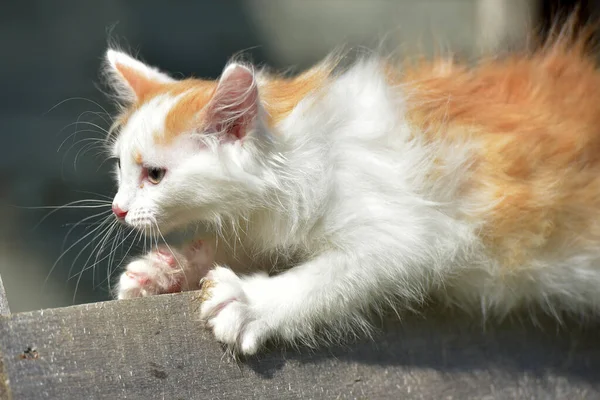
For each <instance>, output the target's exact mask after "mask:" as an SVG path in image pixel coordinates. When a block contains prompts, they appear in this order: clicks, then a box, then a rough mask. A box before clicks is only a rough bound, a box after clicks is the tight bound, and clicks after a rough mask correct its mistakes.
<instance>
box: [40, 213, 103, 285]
mask: <svg viewBox="0 0 600 400" xmlns="http://www.w3.org/2000/svg"><path fill="white" fill-rule="evenodd" d="M102 226H103V224H101V225H99V226H97V227H95V228H94V229H92V230H91V231H90V232H88V233H86V234H85V235H84V236H82V237H81V238H79V239H78V240H77V241H76V242H75V243H73V244H72V245H71V246H69V248H68V249H67V250H65V251H63V252H62V253H61V255H60V256H59V257H58V259H57V260H56V261H55V262H54V264H52V267H51V268H50V271H49V272H48V275H47V276H46V279H45V280H44V283H43V286H46V284H47V283H48V279H49V278H50V275H51V274H52V272H53V271H54V269H55V268H56V266H57V265H58V263H59V262H60V260H62V258H63V257H64V256H65V254H67V253H68V252H69V250H71V249H72V248H73V247H75V246H77V245H78V244H79V243H81V241H82V240H85V239H86V238H87V237H89V236H90V235H92V234H93V233H94V232H96V231H98V229H101V228H102ZM86 246H87V245H86Z"/></svg>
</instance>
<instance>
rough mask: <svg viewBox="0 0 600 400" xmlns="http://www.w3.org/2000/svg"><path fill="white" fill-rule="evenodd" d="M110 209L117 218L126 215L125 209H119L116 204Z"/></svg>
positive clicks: (123, 217) (122, 217)
mask: <svg viewBox="0 0 600 400" xmlns="http://www.w3.org/2000/svg"><path fill="white" fill-rule="evenodd" d="M112 211H113V213H114V214H115V216H116V217H117V218H119V219H125V216H126V215H127V211H125V210H122V209H120V208H119V206H117V205H116V204H113V205H112Z"/></svg>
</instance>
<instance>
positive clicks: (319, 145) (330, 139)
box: [114, 61, 600, 354]
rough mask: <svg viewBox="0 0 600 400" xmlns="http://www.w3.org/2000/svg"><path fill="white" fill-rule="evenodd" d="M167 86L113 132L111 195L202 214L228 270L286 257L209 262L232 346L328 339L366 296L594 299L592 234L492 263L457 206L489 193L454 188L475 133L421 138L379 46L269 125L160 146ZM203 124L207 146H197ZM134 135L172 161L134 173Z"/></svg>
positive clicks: (355, 322)
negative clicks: (516, 260)
mask: <svg viewBox="0 0 600 400" xmlns="http://www.w3.org/2000/svg"><path fill="white" fill-rule="evenodd" d="M258 82H259V91H260V79H258ZM176 100H177V99H174V98H158V99H155V100H153V101H152V102H150V103H149V104H147V105H146V106H144V107H142V108H141V109H140V110H139V111H138V112H137V113H136V115H134V116H133V117H132V118H131V119H130V122H129V123H128V125H127V126H126V127H125V129H124V130H123V131H122V132H121V134H120V138H119V140H118V141H117V143H116V146H115V149H114V151H115V154H116V155H119V156H120V157H121V164H122V166H123V170H122V174H121V184H120V187H119V193H118V194H117V197H116V200H115V201H116V202H118V203H119V205H120V206H122V207H126V208H128V209H129V214H128V217H127V220H126V222H127V223H130V224H132V225H134V226H137V227H139V228H143V229H147V228H146V227H147V226H158V227H159V228H160V229H161V230H162V231H168V230H171V229H175V228H177V227H179V226H182V225H183V224H184V223H188V222H190V221H195V222H198V223H200V222H202V223H208V224H210V225H211V226H212V227H213V230H214V231H215V232H216V233H217V236H218V239H216V241H215V242H213V244H212V245H213V246H217V247H218V248H217V249H216V251H217V256H216V260H215V262H216V263H218V264H221V265H224V266H228V267H230V268H232V269H234V270H235V271H242V270H243V269H244V268H245V267H253V268H257V267H258V268H259V269H264V270H267V271H269V270H271V269H273V268H277V270H278V271H281V270H283V272H280V273H276V274H271V275H267V274H266V273H264V272H258V273H245V274H243V275H241V276H240V275H236V274H234V273H233V272H231V270H229V269H227V268H223V267H219V268H216V269H215V270H213V271H212V272H211V273H210V274H209V276H208V277H207V278H208V279H210V280H211V281H212V282H213V283H214V286H213V287H212V289H211V291H210V295H211V299H210V300H208V301H206V302H205V303H203V305H202V307H201V316H202V318H204V319H205V320H207V321H208V324H209V326H210V327H211V329H212V330H213V331H214V333H215V335H216V337H217V339H218V340H220V341H222V342H224V343H227V344H228V345H230V346H232V347H234V348H235V349H236V350H237V351H239V352H241V353H244V354H252V353H254V352H256V351H257V350H258V349H259V348H260V346H261V345H262V344H263V343H265V341H266V340H268V339H283V340H285V341H289V342H297V341H304V342H307V343H313V342H314V341H315V340H316V339H317V332H318V331H319V330H320V328H322V327H324V328H326V329H325V331H324V333H322V334H321V336H320V337H321V338H324V339H332V338H335V337H337V335H339V334H342V333H347V332H348V331H351V332H356V331H364V332H368V330H369V322H368V321H369V320H368V316H369V314H370V313H371V312H372V311H379V310H381V309H383V308H385V307H388V306H391V307H396V308H397V307H402V306H407V307H410V306H412V305H415V304H418V303H421V302H423V301H424V300H425V299H426V298H427V297H428V296H431V295H434V296H437V297H439V298H441V299H442V300H445V301H447V302H449V303H456V304H459V305H460V306H463V307H468V308H473V307H474V308H475V309H478V308H480V307H481V308H482V309H483V310H484V311H487V310H492V311H494V312H499V313H501V314H502V313H504V312H506V311H509V310H511V309H513V308H514V307H517V306H523V305H525V306H527V305H529V304H534V303H546V304H542V305H545V306H547V307H548V308H549V309H551V310H555V309H557V308H575V309H577V310H581V309H584V308H585V307H588V306H594V307H596V306H597V304H598V300H599V296H598V294H597V293H598V291H597V288H598V287H599V286H600V280H599V279H600V278H599V275H598V273H597V269H595V268H596V265H597V261H598V256H599V252H598V250H597V249H594V250H593V252H592V251H590V252H589V253H586V254H580V255H579V256H577V255H576V253H575V255H573V256H570V257H567V258H564V257H563V258H560V257H559V256H554V255H548V256H544V257H540V259H539V260H537V262H536V263H535V264H533V265H531V266H530V268H522V269H520V270H518V271H517V272H514V274H513V275H511V276H506V274H505V273H504V274H503V273H502V272H501V271H500V268H499V265H498V263H497V262H496V261H495V259H494V257H493V255H492V253H491V252H490V251H489V249H486V248H484V247H483V244H482V243H481V241H480V239H479V237H478V235H477V229H478V228H479V226H478V225H477V224H476V223H473V222H469V221H468V220H467V219H466V218H464V216H465V215H470V214H473V213H474V212H475V211H478V210H481V209H484V208H485V207H486V206H489V204H487V203H486V201H485V199H484V200H481V199H479V200H477V199H475V200H474V199H468V198H463V197H461V195H460V193H461V192H460V190H459V188H460V186H461V184H462V183H463V181H464V179H466V177H467V173H468V167H469V165H470V162H471V158H470V154H471V151H472V149H473V148H474V146H476V143H469V144H465V145H464V146H462V147H459V148H457V147H456V146H453V147H450V146H449V145H448V144H446V143H444V142H442V141H440V142H438V143H425V142H423V141H422V140H421V139H420V137H421V135H420V134H419V132H418V131H416V130H415V128H414V127H413V126H411V125H409V124H408V122H407V120H406V119H405V118H404V114H403V109H404V103H405V102H406V101H407V97H406V93H404V91H403V88H401V87H390V85H389V84H388V83H387V82H386V81H385V79H384V76H383V73H382V72H381V70H380V64H379V63H378V62H377V61H364V62H360V63H358V64H356V65H355V66H353V67H351V68H350V69H349V70H348V71H346V72H344V73H343V74H342V75H340V76H339V77H336V78H335V80H334V82H333V83H332V84H331V85H330V86H328V87H326V88H324V89H323V93H315V95H314V96H313V95H311V96H308V97H307V98H306V99H304V100H303V101H302V102H301V103H300V104H299V105H298V106H297V107H296V109H295V110H294V111H293V112H292V113H291V115H289V117H287V119H285V120H284V121H283V122H282V123H281V124H280V125H279V126H277V127H276V130H277V131H278V133H277V134H276V133H275V132H271V131H269V130H268V128H266V125H265V124H264V123H262V120H261V119H260V118H262V117H259V120H258V121H256V123H255V125H254V126H253V127H252V128H253V129H252V131H251V132H250V133H249V134H248V136H246V137H245V138H243V139H242V140H238V141H233V142H218V141H216V140H215V139H214V138H213V137H206V136H202V135H198V134H197V133H190V134H188V135H182V137H181V138H180V139H179V141H177V142H176V143H174V144H173V145H172V146H170V147H169V148H165V149H163V148H157V147H156V146H155V145H153V142H152V141H151V140H149V139H148V138H149V136H150V135H151V134H152V132H153V131H154V130H156V129H159V126H160V123H161V122H160V121H161V118H163V117H164V115H165V114H166V112H167V111H168V109H169V108H170V107H171V106H172V105H173V104H174V103H175V102H176ZM198 140H200V141H203V142H204V144H205V145H206V147H204V148H198V147H192V146H193V144H194V143H196V142H195V141H198ZM134 148H135V149H136V150H138V151H140V152H141V153H142V154H143V156H144V159H145V160H146V159H147V160H149V161H150V162H156V163H162V164H161V165H163V166H165V167H167V168H168V170H169V172H168V174H167V175H166V176H165V178H164V180H163V181H162V182H161V183H160V184H158V185H155V186H149V185H145V186H144V188H143V189H140V188H139V181H138V176H139V167H137V166H136V165H135V164H134V162H133V161H132V157H131V156H130V154H131V152H132V151H133V149H134ZM190 148H192V149H193V150H189V149H190ZM434 157H437V161H438V163H440V162H441V165H442V167H441V168H440V167H439V166H438V167H436V164H434ZM438 165H439V164H438ZM136 168H138V169H136ZM434 168H438V169H437V170H436V175H435V176H437V177H438V178H437V179H436V180H432V178H431V176H430V175H429V174H430V173H431V172H432V171H433V169H434ZM141 216H145V217H144V218H146V219H145V220H143V218H142V217H141ZM136 218H137V219H136ZM142 220H143V221H142ZM144 221H145V222H144ZM163 233H164V232H163ZM292 265H295V266H293V268H289V267H290V266H292ZM591 271H596V272H594V273H591ZM121 290H126V289H123V288H122V289H121ZM546 300H548V301H546ZM563 306H564V307H563Z"/></svg>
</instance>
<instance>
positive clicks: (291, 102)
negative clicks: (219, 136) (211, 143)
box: [113, 61, 334, 144]
mask: <svg viewBox="0 0 600 400" xmlns="http://www.w3.org/2000/svg"><path fill="white" fill-rule="evenodd" d="M333 68H334V63H333V62H330V61H327V62H325V63H323V64H320V65H317V66H316V67H314V68H312V69H310V70H308V71H306V72H304V73H303V74H301V75H299V76H297V77H294V78H282V77H276V76H275V77H269V78H267V80H266V81H265V82H263V83H262V84H261V85H260V86H259V91H260V98H261V101H262V105H263V107H264V108H265V110H266V113H267V120H268V124H269V126H271V127H275V126H276V125H277V124H278V123H279V122H281V121H282V120H283V119H284V118H285V117H287V116H288V115H289V113H290V112H292V110H293V109H294V108H295V107H296V105H297V104H298V103H299V102H300V101H301V100H302V99H304V98H305V97H306V96H307V95H308V94H309V93H311V92H313V91H315V90H316V89H318V88H321V87H323V86H324V85H325V84H326V83H327V81H328V79H329V76H330V74H331V71H332V69H333ZM132 79H134V81H136V79H137V78H132ZM217 83H218V82H217V81H212V80H201V79H186V80H182V81H177V82H173V83H161V84H152V85H149V86H148V87H147V88H145V89H144V90H142V92H141V93H142V95H140V94H138V101H137V102H136V103H135V104H132V105H131V106H130V107H129V108H127V109H125V110H123V111H122V112H121V115H119V116H118V117H117V118H115V121H116V123H115V126H114V128H113V129H114V130H116V128H118V127H119V126H123V125H125V124H126V123H127V121H128V120H129V118H130V117H131V115H132V114H133V113H134V112H135V111H136V110H137V109H139V108H140V107H141V106H142V105H143V104H145V103H147V102H148V101H150V100H151V99H153V98H154V97H156V96H159V95H163V94H167V95H171V96H177V95H181V94H183V97H182V98H181V99H180V100H179V101H178V102H177V104H176V105H175V106H173V108H172V109H171V110H170V111H169V113H168V114H167V117H166V119H165V128H164V131H163V132H154V137H155V141H156V143H157V144H167V143H169V142H171V141H172V140H173V139H174V138H175V137H177V136H178V135H179V134H181V133H184V132H189V131H191V130H193V129H197V130H202V127H203V124H204V121H203V120H202V119H203V113H202V111H203V109H204V107H205V106H206V105H207V104H208V103H209V101H210V100H211V99H212V96H213V94H214V92H215V89H216V87H217Z"/></svg>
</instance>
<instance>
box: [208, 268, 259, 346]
mask: <svg viewBox="0 0 600 400" xmlns="http://www.w3.org/2000/svg"><path fill="white" fill-rule="evenodd" d="M201 299H202V305H201V306H200V317H201V319H202V320H204V321H206V325H207V327H208V328H209V329H211V330H212V332H213V334H214V335H215V338H216V339H217V340H218V341H219V342H222V343H224V344H226V345H227V346H229V347H230V348H231V349H232V350H234V351H235V352H236V353H238V354H243V355H252V354H254V353H256V352H257V351H258V350H259V348H260V346H261V345H262V344H263V343H264V342H265V340H266V339H267V335H266V329H261V327H262V325H263V324H262V323H261V322H260V320H259V319H258V318H257V316H256V315H255V314H254V313H253V312H252V310H251V308H250V305H249V302H248V299H247V297H246V295H245V293H244V290H243V288H242V280H241V279H240V278H239V277H238V276H237V275H235V273H233V271H231V270H230V269H228V268H223V267H216V268H215V269H213V270H212V271H210V272H209V273H208V275H207V276H206V278H205V279H204V280H203V285H202V292H201Z"/></svg>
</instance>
